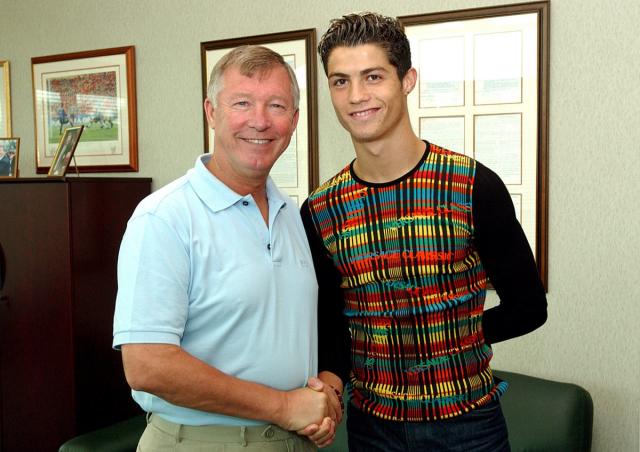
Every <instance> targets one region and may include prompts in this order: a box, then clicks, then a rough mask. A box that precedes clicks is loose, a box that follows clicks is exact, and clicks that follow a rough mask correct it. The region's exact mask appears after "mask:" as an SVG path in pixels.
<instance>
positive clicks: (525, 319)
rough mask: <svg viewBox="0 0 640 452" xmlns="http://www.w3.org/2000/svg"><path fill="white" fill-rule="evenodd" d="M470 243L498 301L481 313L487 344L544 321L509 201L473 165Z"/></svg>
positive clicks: (540, 294) (542, 302)
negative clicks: (474, 172) (472, 243)
mask: <svg viewBox="0 0 640 452" xmlns="http://www.w3.org/2000/svg"><path fill="white" fill-rule="evenodd" d="M473 222H474V226H475V234H474V244H475V246H476V249H477V250H478V254H479V255H480V260H481V261H482V264H483V266H484V268H485V271H486V272H487V276H488V277H489V281H491V284H492V285H493V287H494V288H495V290H496V292H497V294H498V297H499V298H500V303H499V305H498V306H496V307H494V308H491V309H488V310H486V311H485V312H484V314H483V318H482V329H483V331H484V338H485V341H486V342H487V343H489V344H492V343H495V342H500V341H504V340H507V339H511V338H513V337H517V336H521V335H523V334H526V333H529V332H530V331H533V330H535V329H536V328H538V327H539V326H541V325H542V324H543V323H544V322H545V321H546V319H547V300H546V296H545V291H544V287H543V286H542V282H541V281H540V277H539V275H538V270H537V268H536V264H535V260H534V257H533V253H532V252H531V248H530V246H529V242H528V241H527V238H526V236H525V235H524V231H523V230H522V227H521V226H520V223H519V222H518V220H517V218H516V216H515V210H514V208H513V202H512V201H511V197H510V196H509V192H508V191H507V188H506V187H505V185H504V183H503V182H502V180H501V179H500V178H499V177H498V175H497V174H496V173H494V172H493V171H491V170H490V169H489V168H487V167H486V166H484V165H482V164H481V163H479V162H478V163H477V167H476V177H475V183H474V189H473Z"/></svg>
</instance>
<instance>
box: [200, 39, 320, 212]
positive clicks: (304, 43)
mask: <svg viewBox="0 0 640 452" xmlns="http://www.w3.org/2000/svg"><path fill="white" fill-rule="evenodd" d="M248 44H252V45H261V46H264V47H268V48H269V49H271V50H273V51H275V52H277V53H279V54H280V55H282V56H283V57H284V60H285V61H286V62H287V63H288V64H289V65H291V67H292V68H293V70H294V72H295V74H296V78H297V79H298V85H299V86H300V106H299V110H300V111H299V119H298V126H297V128H296V130H295V132H294V133H293V136H292V137H291V142H290V143H289V146H288V147H287V149H286V150H285V151H284V153H283V154H282V155H281V156H280V158H279V159H278V160H277V161H276V163H275V165H274V166H273V168H271V173H270V175H271V178H272V179H273V181H274V182H275V183H276V185H277V186H278V188H280V189H281V190H282V191H283V192H285V193H287V194H288V195H289V196H291V197H292V198H293V199H294V200H296V201H297V202H298V203H302V202H303V201H304V200H305V199H307V196H308V194H309V192H310V191H311V190H313V189H314V188H316V187H317V186H318V135H317V126H316V122H317V119H316V117H317V113H316V112H317V100H316V57H315V47H316V35H315V29H308V30H298V31H289V32H283V33H273V34H267V35H259V36H250V37H245V38H237V39H225V40H221V41H209V42H203V43H201V44H200V51H201V56H202V91H203V101H204V99H205V98H206V96H207V85H208V83H209V75H210V74H211V71H212V69H213V67H214V66H215V64H216V63H217V62H218V60H219V59H220V58H222V56H223V55H225V54H226V53H227V52H229V51H230V50H231V49H233V48H235V47H238V46H241V45H248ZM213 137H214V131H213V130H211V129H210V128H209V125H208V123H207V118H206V116H205V117H204V143H205V152H212V151H213Z"/></svg>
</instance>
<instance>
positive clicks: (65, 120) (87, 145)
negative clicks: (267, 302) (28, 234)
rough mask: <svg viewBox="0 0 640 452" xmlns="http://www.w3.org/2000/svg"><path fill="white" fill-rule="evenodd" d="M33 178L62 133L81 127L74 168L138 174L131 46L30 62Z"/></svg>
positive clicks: (47, 165) (49, 157) (45, 164)
mask: <svg viewBox="0 0 640 452" xmlns="http://www.w3.org/2000/svg"><path fill="white" fill-rule="evenodd" d="M31 72H32V77H33V103H34V112H35V133H36V172H37V173H39V174H41V173H47V172H48V171H49V169H50V167H51V164H52V161H53V157H54V155H55V152H56V150H57V148H56V145H57V143H58V142H59V141H60V138H61V137H62V134H63V133H64V130H65V129H66V128H67V127H75V126H81V125H83V126H84V127H85V131H84V139H83V140H82V143H80V146H79V147H78V149H77V151H76V158H75V162H74V166H77V168H76V169H77V170H78V171H79V172H83V173H95V172H116V171H117V172H121V171H138V138H137V120H136V118H137V114H136V111H137V108H136V75H135V74H136V72H135V49H134V47H133V46H127V47H115V48H110V49H100V50H90V51H84V52H74V53H67V54H61V55H49V56H42V57H35V58H31Z"/></svg>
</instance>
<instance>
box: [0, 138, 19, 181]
mask: <svg viewBox="0 0 640 452" xmlns="http://www.w3.org/2000/svg"><path fill="white" fill-rule="evenodd" d="M19 160H20V138H0V179H9V178H16V177H18V175H19V171H18V163H19Z"/></svg>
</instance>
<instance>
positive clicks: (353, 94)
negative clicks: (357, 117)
mask: <svg viewBox="0 0 640 452" xmlns="http://www.w3.org/2000/svg"><path fill="white" fill-rule="evenodd" d="M367 100H369V91H367V87H366V86H365V85H364V83H362V82H353V83H351V84H350V85H349V102H351V103H352V104H359V103H361V102H366V101H367Z"/></svg>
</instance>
